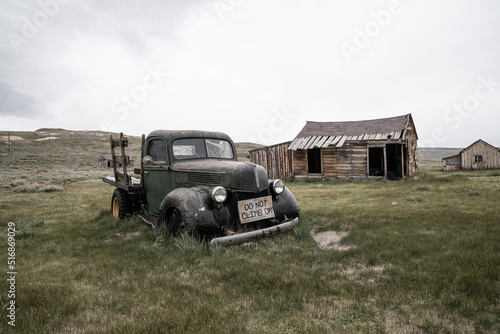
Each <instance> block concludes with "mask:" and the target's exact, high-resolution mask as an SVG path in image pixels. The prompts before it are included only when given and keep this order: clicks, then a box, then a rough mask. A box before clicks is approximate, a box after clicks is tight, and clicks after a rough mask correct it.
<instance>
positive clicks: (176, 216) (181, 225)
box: [167, 208, 191, 237]
mask: <svg viewBox="0 0 500 334" xmlns="http://www.w3.org/2000/svg"><path fill="white" fill-rule="evenodd" d="M167 227H168V229H169V230H170V233H171V234H172V235H173V236H176V237H178V236H180V235H181V234H184V233H187V234H190V233H191V229H190V228H189V227H188V225H187V224H186V222H185V221H184V218H182V213H181V212H180V211H179V209H177V208H174V209H173V211H172V213H171V214H170V216H169V217H168V220H167Z"/></svg>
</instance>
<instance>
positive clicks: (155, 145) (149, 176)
mask: <svg viewBox="0 0 500 334" xmlns="http://www.w3.org/2000/svg"><path fill="white" fill-rule="evenodd" d="M146 146H147V148H146V155H149V156H150V157H151V158H152V160H153V163H152V164H148V165H144V187H145V190H146V199H147V201H148V207H149V211H151V212H154V213H156V214H157V213H158V211H159V208H160V204H161V201H162V200H163V198H164V197H165V196H166V195H167V194H168V193H169V192H170V191H172V189H173V185H172V181H171V177H170V173H171V172H169V171H167V166H169V161H168V154H167V152H168V151H167V142H166V141H165V140H164V139H162V138H152V139H149V140H148V141H147V143H146Z"/></svg>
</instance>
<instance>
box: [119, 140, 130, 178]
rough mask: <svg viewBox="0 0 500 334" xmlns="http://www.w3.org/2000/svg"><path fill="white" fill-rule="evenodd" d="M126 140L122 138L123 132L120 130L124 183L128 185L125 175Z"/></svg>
mask: <svg viewBox="0 0 500 334" xmlns="http://www.w3.org/2000/svg"><path fill="white" fill-rule="evenodd" d="M126 142H127V140H126V139H124V138H123V132H120V147H121V151H122V152H121V153H122V167H123V177H124V178H125V184H126V185H127V186H129V185H130V184H129V179H128V175H127V159H126V157H125V146H127V143H126Z"/></svg>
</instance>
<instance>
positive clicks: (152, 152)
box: [148, 139, 167, 163]
mask: <svg viewBox="0 0 500 334" xmlns="http://www.w3.org/2000/svg"><path fill="white" fill-rule="evenodd" d="M148 155H149V156H151V158H153V161H154V162H163V163H164V162H167V143H166V142H165V141H164V140H162V139H155V140H152V141H150V142H149V145H148Z"/></svg>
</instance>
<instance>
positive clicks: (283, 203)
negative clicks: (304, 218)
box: [273, 187, 300, 222]
mask: <svg viewBox="0 0 500 334" xmlns="http://www.w3.org/2000/svg"><path fill="white" fill-rule="evenodd" d="M273 208H274V214H275V216H276V219H278V221H280V222H284V221H287V220H290V219H292V218H299V217H300V209H299V204H298V203H297V200H296V199H295V196H293V194H292V192H291V191H290V189H288V187H285V190H284V191H283V193H282V194H281V195H279V196H278V197H276V198H275V199H274V200H273Z"/></svg>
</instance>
